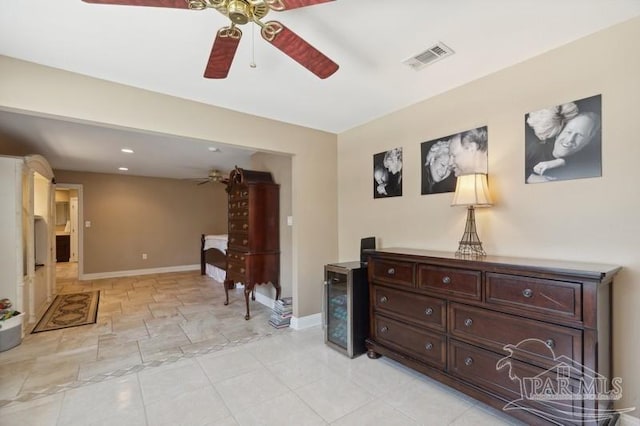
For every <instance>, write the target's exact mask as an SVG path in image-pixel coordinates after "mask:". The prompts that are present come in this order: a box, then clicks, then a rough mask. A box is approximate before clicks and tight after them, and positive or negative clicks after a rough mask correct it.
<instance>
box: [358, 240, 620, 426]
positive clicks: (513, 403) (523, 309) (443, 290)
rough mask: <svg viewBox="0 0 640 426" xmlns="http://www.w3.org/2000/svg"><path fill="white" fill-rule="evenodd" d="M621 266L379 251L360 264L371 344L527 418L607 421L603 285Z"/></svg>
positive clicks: (606, 288)
mask: <svg viewBox="0 0 640 426" xmlns="http://www.w3.org/2000/svg"><path fill="white" fill-rule="evenodd" d="M619 269H620V268H619V267H616V266H611V265H598V264H588V263H578V262H559V261H543V260H533V259H518V258H509V257H494V256H486V257H483V258H480V259H467V260H465V259H461V258H457V257H455V255H454V254H453V253H451V254H448V253H442V252H429V251H424V250H416V249H385V250H378V251H376V252H374V253H373V254H372V255H371V257H370V258H369V267H368V274H369V283H370V310H371V311H370V318H371V319H370V334H369V338H368V339H367V349H368V355H369V357H370V358H377V357H379V356H380V355H385V356H388V357H389V358H392V359H395V360H397V361H399V362H401V363H402V364H405V365H407V366H409V367H411V368H413V369H415V370H418V371H420V372H422V373H424V374H426V375H428V376H431V377H432V378H434V379H436V380H438V381H441V382H442V383H445V384H447V385H449V386H451V387H453V388H455V389H457V390H459V391H462V392H465V393H467V394H468V395H471V396H473V397H475V398H477V399H478V400H480V401H482V402H485V403H487V404H489V405H491V406H493V407H495V408H497V409H499V410H502V409H505V412H506V413H508V414H510V415H512V416H514V417H517V418H519V419H521V420H524V421H525V422H527V423H528V424H563V425H564V424H606V423H607V422H609V421H611V420H612V418H615V414H613V413H612V412H610V411H609V410H611V408H612V402H611V400H605V398H603V397H604V396H606V395H605V393H607V392H608V391H611V390H612V387H611V381H610V379H612V377H611V287H612V282H613V277H614V275H615V274H616V272H617V271H618V270H619ZM587 393H589V394H588V395H587ZM545 395H546V396H545ZM576 395H577V397H576ZM585 395H586V396H585ZM593 396H595V398H591V397H593ZM614 420H615V419H614ZM611 424H613V423H611Z"/></svg>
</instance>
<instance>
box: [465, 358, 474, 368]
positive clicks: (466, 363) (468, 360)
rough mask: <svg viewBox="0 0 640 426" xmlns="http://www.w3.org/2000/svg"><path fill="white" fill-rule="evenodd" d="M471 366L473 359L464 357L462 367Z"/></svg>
mask: <svg viewBox="0 0 640 426" xmlns="http://www.w3.org/2000/svg"><path fill="white" fill-rule="evenodd" d="M471 364H473V358H471V357H470V356H468V357H466V358H465V359H464V365H466V366H467V367H468V366H470V365H471Z"/></svg>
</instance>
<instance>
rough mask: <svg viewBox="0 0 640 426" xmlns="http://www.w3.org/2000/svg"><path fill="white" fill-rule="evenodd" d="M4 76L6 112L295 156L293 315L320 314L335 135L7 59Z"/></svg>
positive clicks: (332, 207)
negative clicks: (156, 133) (92, 123)
mask: <svg viewBox="0 0 640 426" xmlns="http://www.w3.org/2000/svg"><path fill="white" fill-rule="evenodd" d="M0 75H2V79H0V108H4V109H9V110H17V111H21V112H30V113H34V114H42V115H52V116H56V117H68V118H70V119H72V120H79V121H89V122H97V123H102V124H106V125H112V126H118V127H120V126H121V127H128V128H133V129H140V130H147V131H153V132H160V133H167V134H171V135H177V136H184V137H188V138H194V139H200V140H211V141H218V142H221V143H226V144H232V145H238V146H244V147H249V148H254V149H256V150H259V151H267V152H274V153H284V154H291V155H293V157H292V165H291V167H292V169H291V182H292V184H291V185H292V199H291V205H292V212H293V216H294V217H295V218H296V221H295V225H294V226H293V229H292V248H291V252H292V280H293V283H292V286H293V296H294V298H295V300H294V312H293V313H294V315H295V316H297V317H304V316H307V315H311V314H316V313H318V312H320V309H321V302H322V300H321V298H320V297H319V296H320V287H321V283H322V274H323V266H324V264H326V263H328V262H334V261H336V259H337V257H338V240H337V229H338V226H337V189H336V188H337V180H336V179H337V168H336V167H337V166H336V161H335V159H336V151H337V146H336V145H337V137H336V135H334V134H330V133H326V132H321V131H317V130H312V129H308V128H304V127H300V126H294V125H290V124H285V123H281V122H277V121H273V120H268V119H262V118H257V117H255V116H251V115H247V114H241V113H237V112H234V111H230V110H226V109H222V108H216V107H211V106H207V105H204V104H201V103H197V102H192V101H187V100H183V99H178V98H174V97H171V96H166V95H161V94H157V93H152V92H148V91H145V90H141V89H135V88H132V87H127V86H123V85H119V84H114V83H110V82H107V81H103V80H98V79H95V78H90V77H86V76H82V75H79V74H73V73H69V72H66V71H61V70H57V69H53V68H48V67H43V66H40V65H37V64H33V63H28V62H24V61H19V60H16V59H12V58H8V57H5V56H0ZM319 224H321V226H319Z"/></svg>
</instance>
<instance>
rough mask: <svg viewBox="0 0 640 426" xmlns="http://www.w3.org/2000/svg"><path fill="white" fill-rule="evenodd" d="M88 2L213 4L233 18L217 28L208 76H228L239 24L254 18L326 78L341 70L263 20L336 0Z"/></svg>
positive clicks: (265, 33)
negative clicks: (268, 16) (227, 23)
mask: <svg viewBox="0 0 640 426" xmlns="http://www.w3.org/2000/svg"><path fill="white" fill-rule="evenodd" d="M82 1H84V2H86V3H97V4H113V5H127V6H150V7H169V8H174V9H194V10H204V9H207V8H212V9H215V10H217V11H218V12H220V13H222V14H223V15H225V16H226V17H228V18H229V19H230V20H231V23H230V25H229V26H225V27H222V28H220V29H219V30H218V33H217V35H216V38H215V41H214V43H213V48H212V49H211V55H210V56H209V61H208V62H207V66H206V68H205V71H204V77H205V78H216V79H220V78H226V77H227V75H228V74H229V69H230V68H231V63H232V62H233V58H234V56H235V53H236V49H237V48H238V44H239V43H240V39H241V37H242V31H241V30H240V28H238V25H244V24H247V23H250V22H254V23H255V24H256V25H258V26H259V27H260V28H261V30H260V34H261V35H262V38H263V39H265V40H266V41H267V42H269V43H271V44H272V45H274V46H275V47H277V48H278V49H280V50H281V51H282V52H284V54H285V55H287V56H289V57H290V58H291V59H293V60H295V61H296V62H298V63H299V64H300V65H302V66H303V67H305V68H306V69H308V70H309V71H311V72H312V73H314V74H315V75H317V76H318V77H320V78H322V79H324V78H327V77H329V76H330V75H332V74H333V73H335V72H336V71H337V70H338V64H336V63H335V62H333V61H332V60H331V59H329V58H328V57H326V56H325V55H324V54H322V53H321V52H320V51H319V50H317V49H316V48H315V47H313V46H311V45H310V44H309V43H307V42H306V41H305V40H303V39H302V38H301V37H300V36H298V35H297V34H296V33H294V32H293V31H291V30H290V29H289V28H287V27H285V26H284V25H283V24H282V23H280V22H278V21H268V22H262V21H260V19H262V18H264V17H265V16H266V15H267V14H268V13H269V11H271V10H273V11H275V12H281V11H285V10H291V9H297V8H300V7H306V6H313V5H316V4H320V3H328V2H330V1H334V0H82Z"/></svg>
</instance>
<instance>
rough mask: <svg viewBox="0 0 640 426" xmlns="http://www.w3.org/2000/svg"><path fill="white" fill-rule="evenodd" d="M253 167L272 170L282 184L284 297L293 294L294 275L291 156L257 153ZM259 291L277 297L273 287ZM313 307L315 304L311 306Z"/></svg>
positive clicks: (281, 272) (282, 284)
mask: <svg viewBox="0 0 640 426" xmlns="http://www.w3.org/2000/svg"><path fill="white" fill-rule="evenodd" d="M251 168H252V169H254V170H263V171H268V172H271V174H272V175H273V179H274V180H275V182H276V183H277V184H279V185H280V224H279V225H280V285H281V286H282V297H287V296H291V295H292V292H293V288H292V286H291V282H292V276H291V270H292V252H291V245H292V244H291V238H292V235H291V234H292V232H291V231H292V228H291V227H290V226H288V225H287V216H291V215H292V212H291V157H290V156H288V155H275V154H264V153H257V154H254V155H253V156H252V157H251ZM258 291H260V292H262V293H263V294H267V295H269V296H270V297H272V298H274V297H275V294H276V293H275V290H274V289H273V288H272V287H267V288H264V287H263V288H259V289H258ZM308 308H309V309H313V308H314V307H313V306H309V307H308Z"/></svg>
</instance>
